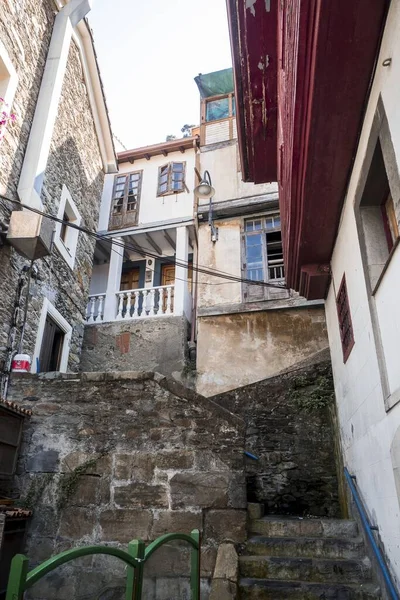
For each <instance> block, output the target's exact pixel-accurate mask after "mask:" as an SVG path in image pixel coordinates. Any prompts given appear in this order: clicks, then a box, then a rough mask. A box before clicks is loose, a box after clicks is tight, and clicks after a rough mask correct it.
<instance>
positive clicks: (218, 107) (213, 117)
mask: <svg viewBox="0 0 400 600" xmlns="http://www.w3.org/2000/svg"><path fill="white" fill-rule="evenodd" d="M228 117H229V98H228V97H226V98H221V99H220V100H212V101H211V102H207V110H206V121H217V120H218V119H227V118H228Z"/></svg>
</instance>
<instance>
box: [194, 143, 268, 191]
mask: <svg viewBox="0 0 400 600" xmlns="http://www.w3.org/2000/svg"><path fill="white" fill-rule="evenodd" d="M238 153H239V149H238V144H237V143H235V144H231V145H228V146H224V147H222V148H216V149H215V150H211V151H206V152H205V151H202V152H201V154H200V171H201V173H203V171H205V170H207V171H209V173H210V175H211V179H212V184H213V187H214V188H215V196H214V201H215V202H222V201H223V200H233V199H235V198H247V197H249V196H257V195H260V194H267V193H269V192H276V191H277V190H278V186H277V184H276V183H265V184H254V183H244V182H243V181H242V173H241V172H240V170H239V168H240V167H239V164H240V161H239V156H238Z"/></svg>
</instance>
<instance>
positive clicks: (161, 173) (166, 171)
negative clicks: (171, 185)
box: [160, 165, 168, 175]
mask: <svg viewBox="0 0 400 600" xmlns="http://www.w3.org/2000/svg"><path fill="white" fill-rule="evenodd" d="M164 173H168V165H165V167H161V168H160V175H163V174H164Z"/></svg>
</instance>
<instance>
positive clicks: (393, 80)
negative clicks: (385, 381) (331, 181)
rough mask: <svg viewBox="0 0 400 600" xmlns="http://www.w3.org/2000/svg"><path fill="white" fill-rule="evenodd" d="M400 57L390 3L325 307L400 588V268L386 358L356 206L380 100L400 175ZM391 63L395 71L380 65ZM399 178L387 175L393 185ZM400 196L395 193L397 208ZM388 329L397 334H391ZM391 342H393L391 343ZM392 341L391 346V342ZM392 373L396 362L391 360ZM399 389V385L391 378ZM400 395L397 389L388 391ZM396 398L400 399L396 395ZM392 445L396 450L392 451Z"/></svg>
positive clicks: (376, 514) (347, 429) (355, 446)
mask: <svg viewBox="0 0 400 600" xmlns="http://www.w3.org/2000/svg"><path fill="white" fill-rule="evenodd" d="M399 52H400V2H398V0H396V2H392V3H391V6H390V10H389V14H388V17H387V21H386V28H385V33H384V36H383V40H382V46H381V50H380V54H379V58H378V59H377V71H376V74H375V79H374V83H373V86H372V90H371V95H370V99H369V104H368V110H367V112H366V115H365V120H364V125H363V130H362V134H361V138H360V143H359V146H358V152H357V156H356V160H355V163H354V168H353V173H352V177H351V180H350V183H349V188H348V192H347V198H346V202H345V206H344V209H343V212H342V217H341V224H340V229H339V233H338V236H337V240H336V245H335V250H334V253H333V257H332V262H331V268H332V284H331V287H330V290H329V294H328V297H327V302H326V318H327V327H328V334H329V343H330V348H331V355H332V367H333V374H334V381H335V390H336V398H337V406H338V415H339V423H340V433H341V441H342V447H343V454H344V462H345V465H346V466H347V467H348V469H349V470H350V472H351V473H352V474H354V475H356V476H357V484H358V487H359V489H360V491H361V493H362V497H363V500H364V502H365V505H366V508H367V511H368V514H369V515H370V517H371V519H372V522H373V524H374V525H377V527H378V528H379V537H380V539H381V540H382V542H383V545H384V550H385V553H386V555H387V558H388V562H389V565H390V567H391V569H392V572H393V573H394V575H395V577H396V579H397V583H399V582H400V529H399V519H400V506H399V493H398V491H397V490H396V481H395V474H397V469H396V468H395V467H397V465H396V464H395V463H394V462H392V457H391V449H392V452H393V451H394V454H396V453H397V448H396V447H395V446H396V444H395V439H396V437H395V436H396V433H397V435H398V431H399V427H400V404H398V403H397V404H396V405H394V406H393V407H392V408H391V410H390V412H386V410H385V400H386V401H387V402H388V403H389V405H390V403H391V402H390V399H391V398H390V396H389V397H388V398H385V397H384V396H385V395H384V393H383V389H382V381H381V373H380V368H379V362H378V357H379V356H380V357H381V358H383V365H384V364H385V355H390V361H393V360H396V365H397V373H398V364H399V362H398V356H399V350H398V337H395V340H394V339H393V337H392V334H393V333H394V332H395V331H396V327H397V325H396V323H398V319H399V302H398V299H397V302H396V293H397V292H396V290H397V289H398V280H399V268H398V266H397V268H396V264H397V265H398V257H397V253H398V252H399V247H397V249H396V251H395V253H396V254H395V256H393V258H392V263H393V265H392V263H391V264H390V267H389V269H388V270H387V272H386V273H385V275H384V278H383V280H382V283H381V286H382V284H383V287H382V289H381V290H379V293H378V297H377V303H378V305H379V304H380V302H381V300H384V299H385V298H384V296H385V295H386V294H387V290H388V288H389V289H390V302H388V300H389V298H388V296H387V295H386V301H387V302H388V303H387V305H386V307H385V308H383V306H382V305H381V306H378V311H379V312H380V317H379V318H380V319H382V317H383V321H382V320H381V321H380V322H379V321H378V328H379V329H380V328H381V327H382V326H383V329H382V333H383V336H382V341H383V343H384V344H385V348H384V353H381V350H380V348H379V344H378V346H377V345H376V343H375V341H374V328H373V324H372V314H371V310H370V306H369V300H370V299H371V302H372V305H373V303H374V302H375V300H374V298H371V296H370V295H369V294H368V292H367V287H366V282H365V278H364V271H363V265H362V255H361V250H360V240H359V236H358V230H357V226H356V219H355V212H354V202H355V197H356V196H357V194H358V192H359V180H360V176H361V174H362V167H363V161H364V158H365V156H366V152H367V147H368V140H369V137H370V133H371V129H372V124H373V120H374V115H375V112H376V109H377V106H378V100H379V96H380V95H381V98H382V101H383V106H384V109H385V112H386V116H387V119H388V123H389V130H390V136H391V141H392V144H393V147H394V150H395V155H396V158H397V165H392V166H391V168H393V169H396V170H397V171H398V169H399V164H400V117H399V105H398V93H397V90H398V82H399V80H400V64H399V63H398V62H397V61H395V60H394V57H395V56H396V55H398V53H399ZM389 57H393V61H392V64H391V66H390V67H389V68H385V67H383V66H382V62H383V61H384V60H385V59H386V58H389ZM392 177H393V174H391V173H390V172H389V180H390V181H391V178H392ZM398 198H399V195H398V194H394V195H393V199H394V201H395V203H397V202H398ZM343 273H345V274H346V283H347V291H348V298H349V303H350V312H351V317H352V323H353V330H354V339H355V345H354V347H353V349H352V351H351V354H350V356H349V358H348V360H347V362H346V363H345V364H344V363H343V354H342V348H341V341H340V332H339V326H338V318H337V310H336V303H335V297H336V293H337V291H338V287H339V285H340V282H341V279H342V277H343ZM388 323H390V331H391V334H390V336H388ZM386 336H388V337H386ZM385 337H386V340H385ZM389 366H390V367H392V366H393V363H392V362H390V364H389ZM393 383H394V380H393ZM390 391H392V392H395V391H396V390H394V389H392V390H390ZM393 395H394V396H395V394H393ZM392 445H393V446H392Z"/></svg>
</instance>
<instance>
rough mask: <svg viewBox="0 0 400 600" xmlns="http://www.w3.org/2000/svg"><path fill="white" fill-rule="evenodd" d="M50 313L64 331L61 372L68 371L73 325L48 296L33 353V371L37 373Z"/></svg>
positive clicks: (41, 314)
mask: <svg viewBox="0 0 400 600" xmlns="http://www.w3.org/2000/svg"><path fill="white" fill-rule="evenodd" d="M47 315H49V316H50V317H51V318H52V319H53V321H54V322H55V323H56V324H57V325H58V327H59V328H60V329H61V330H62V331H63V332H64V340H63V345H62V351H61V359H60V368H59V370H58V372H59V373H66V372H67V369H68V358H69V347H70V344H71V336H72V326H71V325H70V324H69V323H68V321H66V320H65V319H64V317H63V316H62V315H61V313H59V312H58V310H57V309H56V307H55V306H54V305H53V304H52V303H51V302H50V300H49V299H48V298H43V306H42V312H41V313H40V319H39V327H38V331H37V335H36V344H35V352H34V354H33V359H32V365H31V373H37V365H36V363H37V359H38V358H39V357H40V350H41V348H42V342H43V334H44V328H45V326H46V318H47Z"/></svg>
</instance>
